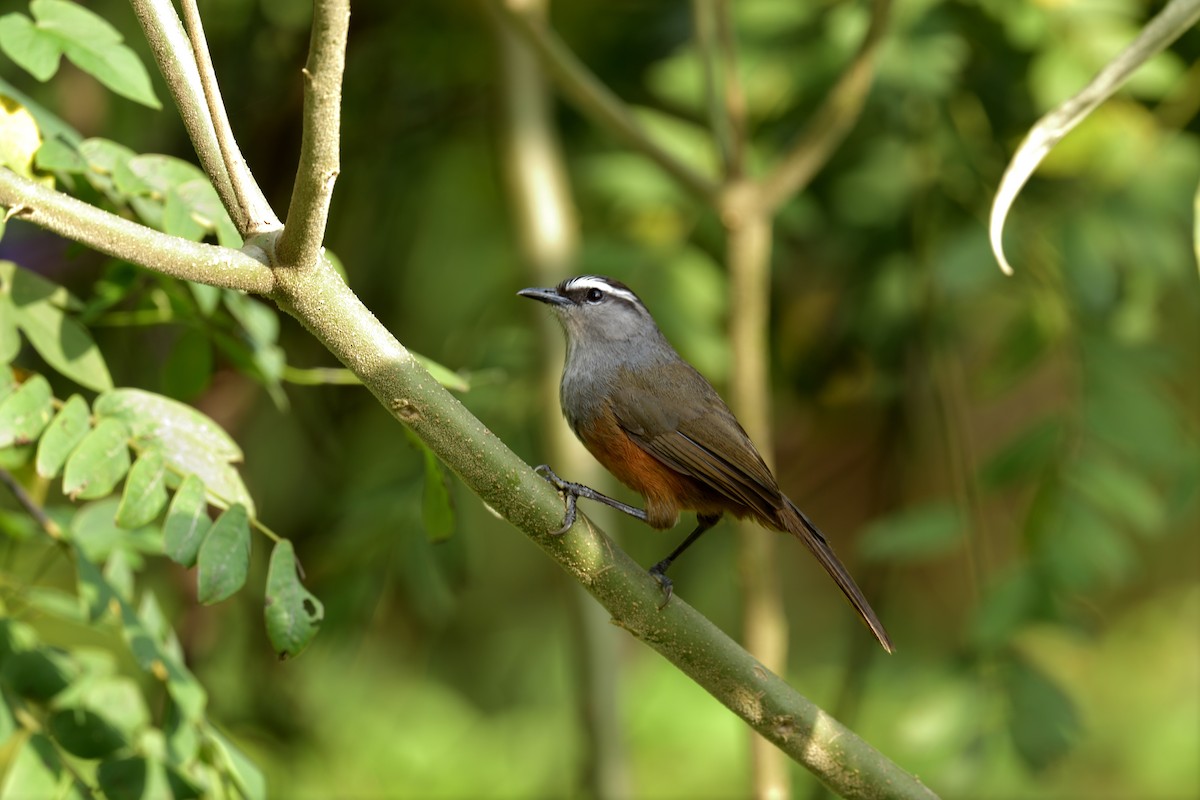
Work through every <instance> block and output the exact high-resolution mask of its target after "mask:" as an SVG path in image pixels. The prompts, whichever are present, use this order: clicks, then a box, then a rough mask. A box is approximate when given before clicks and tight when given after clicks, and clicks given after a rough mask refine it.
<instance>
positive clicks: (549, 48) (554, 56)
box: [485, 0, 717, 202]
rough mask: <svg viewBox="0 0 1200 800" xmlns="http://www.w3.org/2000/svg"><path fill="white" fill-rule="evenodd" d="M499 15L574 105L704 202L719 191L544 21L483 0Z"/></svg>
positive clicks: (499, 0) (503, 0)
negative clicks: (648, 128)
mask: <svg viewBox="0 0 1200 800" xmlns="http://www.w3.org/2000/svg"><path fill="white" fill-rule="evenodd" d="M485 2H488V3H490V4H491V5H492V6H493V8H494V9H495V10H496V11H497V12H499V13H498V15H497V16H499V18H500V19H501V20H502V21H503V22H505V23H506V24H508V25H509V26H510V27H511V28H512V30H514V31H515V32H516V33H517V34H519V35H520V36H521V37H522V38H523V39H525V40H526V41H527V42H528V43H529V45H530V46H531V47H532V48H533V50H534V52H536V53H537V54H538V57H539V58H541V60H542V65H543V67H544V68H545V70H546V73H547V74H548V75H550V76H551V78H553V79H554V81H555V82H556V83H557V84H558V87H559V90H560V91H562V93H563V94H565V95H566V96H567V97H568V98H570V100H571V102H573V103H574V104H575V107H576V108H578V109H579V111H580V112H582V113H583V114H584V115H586V116H587V117H588V118H589V119H591V120H592V121H593V122H595V123H596V124H597V125H599V126H600V127H601V128H604V129H605V130H607V131H608V132H609V133H611V134H612V135H613V136H615V137H616V138H617V139H619V140H621V141H622V142H624V143H625V144H628V145H629V146H630V147H632V148H634V149H635V150H637V151H639V152H641V153H643V154H644V155H645V156H647V157H648V158H649V159H650V160H651V161H653V162H654V163H655V164H657V165H658V166H659V167H661V168H662V170H663V171H664V172H666V173H667V174H668V175H670V176H671V177H673V178H675V179H676V180H677V181H679V184H680V185H681V186H683V187H684V188H686V189H687V190H688V191H690V192H691V193H692V194H694V195H696V196H697V197H699V198H701V199H702V200H705V201H710V202H711V201H713V200H714V199H715V197H716V195H717V184H716V182H715V181H714V180H713V179H712V178H710V177H708V176H706V175H703V174H701V173H699V172H697V171H696V170H694V169H692V168H691V167H690V166H688V165H687V164H685V163H683V162H682V161H680V160H679V159H677V158H676V157H675V156H674V155H672V154H671V152H670V151H668V150H666V149H665V148H663V147H662V145H660V144H659V143H658V142H656V141H654V139H652V138H651V137H650V134H648V133H647V132H646V130H645V129H644V128H643V127H642V125H641V123H639V122H638V121H637V119H636V118H635V117H634V116H633V114H632V113H630V111H629V108H628V107H626V105H625V103H624V102H622V101H621V99H620V98H619V97H617V96H616V95H615V94H613V93H612V91H611V90H610V89H609V88H608V87H607V86H605V85H604V83H603V82H602V81H601V80H600V79H599V78H597V77H596V76H595V74H593V73H592V71H591V70H589V69H588V68H587V66H586V65H585V64H584V63H583V62H582V61H580V60H579V58H578V57H576V55H575V54H574V53H573V52H571V48H569V47H568V46H567V45H566V43H565V42H563V40H562V39H560V38H558V35H557V34H555V33H554V31H553V30H552V29H551V28H550V27H549V26H548V25H547V24H546V22H545V20H542V19H539V18H538V17H537V16H535V15H532V14H529V13H527V12H525V11H522V10H520V9H517V8H514V7H513V5H512V4H511V3H509V2H507V1H506V0H485Z"/></svg>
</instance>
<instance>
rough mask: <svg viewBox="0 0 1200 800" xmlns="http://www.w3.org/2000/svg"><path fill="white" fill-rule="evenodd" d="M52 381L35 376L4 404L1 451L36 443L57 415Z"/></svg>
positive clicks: (0, 409)
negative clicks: (18, 445) (55, 413)
mask: <svg viewBox="0 0 1200 800" xmlns="http://www.w3.org/2000/svg"><path fill="white" fill-rule="evenodd" d="M53 399H54V398H53V395H52V394H51V391H50V384H49V382H48V381H47V380H46V379H45V378H43V377H42V376H41V375H34V376H33V377H32V378H30V379H29V380H27V381H25V383H23V384H21V387H20V388H19V389H17V390H16V391H15V392H13V393H12V394H10V395H8V397H6V398H4V400H2V401H0V448H5V447H9V446H11V445H14V444H28V443H29V442H32V441H35V440H36V439H37V437H38V436H40V435H41V433H42V431H43V430H45V428H46V426H47V425H48V424H50V418H51V417H52V416H53V415H54V405H53Z"/></svg>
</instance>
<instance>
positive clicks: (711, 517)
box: [650, 514, 721, 611]
mask: <svg viewBox="0 0 1200 800" xmlns="http://www.w3.org/2000/svg"><path fill="white" fill-rule="evenodd" d="M720 519H721V515H720V514H697V515H696V530H694V531H692V532H691V533H689V534H688V537H687V538H686V539H684V540H683V542H682V543H681V544H680V545H679V547H676V548H675V549H674V550H672V551H671V554H670V555H669V556H667V557H666V558H664V559H663V560H662V561H660V562H658V563H657V564H655V565H654V566H653V567H651V568H650V577H652V578H654V580H656V581H658V585H659V586H660V587H662V593H663V601H662V603H661V604H659V606H658V609H659V611H661V610H662V609H664V608H666V607H667V603H669V602H671V591H672V588H671V587H672V586H673V585H674V584H672V583H671V579H670V578H668V577H667V567H669V566H671V562H673V561H674V560H675V559H677V558H679V556H680V554H682V553H683V551H684V550H687V549H688V548H689V547H691V546H692V545H693V544H695V542H696V540H697V539H699V538H700V536H701V534H703V533H704V532H705V531H707V530H708V529H709V528H711V527H712V526H714V525H716V524H717V522H719V521H720Z"/></svg>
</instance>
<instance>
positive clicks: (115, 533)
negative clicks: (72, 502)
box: [67, 497, 131, 564]
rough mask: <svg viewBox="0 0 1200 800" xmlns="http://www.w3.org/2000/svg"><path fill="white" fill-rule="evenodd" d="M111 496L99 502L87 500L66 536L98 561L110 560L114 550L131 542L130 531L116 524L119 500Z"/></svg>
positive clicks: (85, 553)
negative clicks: (88, 501)
mask: <svg viewBox="0 0 1200 800" xmlns="http://www.w3.org/2000/svg"><path fill="white" fill-rule="evenodd" d="M118 502H119V501H118V500H117V498H115V497H109V498H106V499H104V500H101V501H99V502H96V503H87V504H85V505H83V506H80V508H79V509H78V510H77V511H76V512H75V515H74V516H73V517H71V522H70V524H69V525H68V526H67V535H68V537H69V538H70V540H71V541H72V542H74V543H75V546H76V548H78V550H79V552H81V553H83V554H84V555H85V556H86V557H87V558H90V559H91V560H93V561H95V562H96V563H97V564H99V563H100V562H102V561H105V560H107V559H108V557H109V556H110V555H112V553H113V551H114V550H117V549H120V548H124V547H126V546H127V545H129V544H130V543H131V541H130V538H131V534H130V532H129V531H127V530H125V529H124V528H119V527H117V523H116V521H115V519H114V518H115V517H116V515H117V503H118Z"/></svg>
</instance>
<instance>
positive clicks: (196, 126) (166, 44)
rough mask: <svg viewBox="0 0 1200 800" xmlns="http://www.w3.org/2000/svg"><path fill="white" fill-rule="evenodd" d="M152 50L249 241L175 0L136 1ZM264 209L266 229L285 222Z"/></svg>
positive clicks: (195, 143)
mask: <svg viewBox="0 0 1200 800" xmlns="http://www.w3.org/2000/svg"><path fill="white" fill-rule="evenodd" d="M130 5H131V6H132V7H133V11H134V13H135V14H136V15H137V18H138V22H139V23H141V26H142V31H143V32H144V33H145V34H146V40H147V41H148V42H149V43H150V49H151V50H152V51H153V52H154V60H155V61H157V62H158V69H159V71H160V72H161V73H162V76H163V78H164V79H165V80H166V82H167V88H168V89H170V91H171V96H172V97H173V98H174V99H175V105H176V106H177V107H178V108H179V114H180V117H181V118H182V119H183V125H184V127H185V128H186V129H187V132H188V136H189V137H190V138H191V140H192V146H193V147H194V148H196V155H197V156H199V157H200V164H201V165H202V166H203V167H204V171H205V172H206V173H207V174H208V177H209V179H210V180H211V181H212V184H213V187H214V188H215V189H216V190H217V194H218V195H220V197H221V203H222V204H223V205H224V206H225V209H226V210H227V211H228V212H229V216H230V218H231V219H232V220H233V223H234V225H236V226H237V229H238V231H240V232H241V233H242V235H243V237H244V236H246V235H247V234H248V232H249V231H250V223H249V220H248V219H247V218H245V217H244V214H245V211H244V209H243V208H242V204H241V202H240V201H239V199H238V197H237V195H236V194H235V193H234V190H233V183H232V181H231V180H230V177H229V171H228V169H227V168H226V166H225V160H224V158H223V157H222V155H221V145H220V142H219V141H218V140H217V134H216V129H215V128H214V127H213V122H212V119H211V118H210V117H209V113H208V103H207V101H206V100H205V96H204V85H203V83H202V82H201V81H200V71H199V70H198V69H197V67H196V60H195V58H194V57H193V55H192V46H191V43H190V42H189V41H188V37H187V34H186V33H184V30H183V23H181V22H180V21H179V15H178V14H177V13H175V6H174V5H172V3H171V0H130ZM252 186H253V190H254V191H255V192H256V193H257V195H258V197H261V191H259V190H258V188H257V184H252ZM261 203H262V208H263V209H264V212H263V213H264V214H266V215H267V216H265V217H264V221H265V224H266V227H278V226H279V220H278V219H277V218H276V217H275V213H274V212H273V211H271V210H270V206H269V205H267V202H266V200H265V199H262V200H261Z"/></svg>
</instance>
